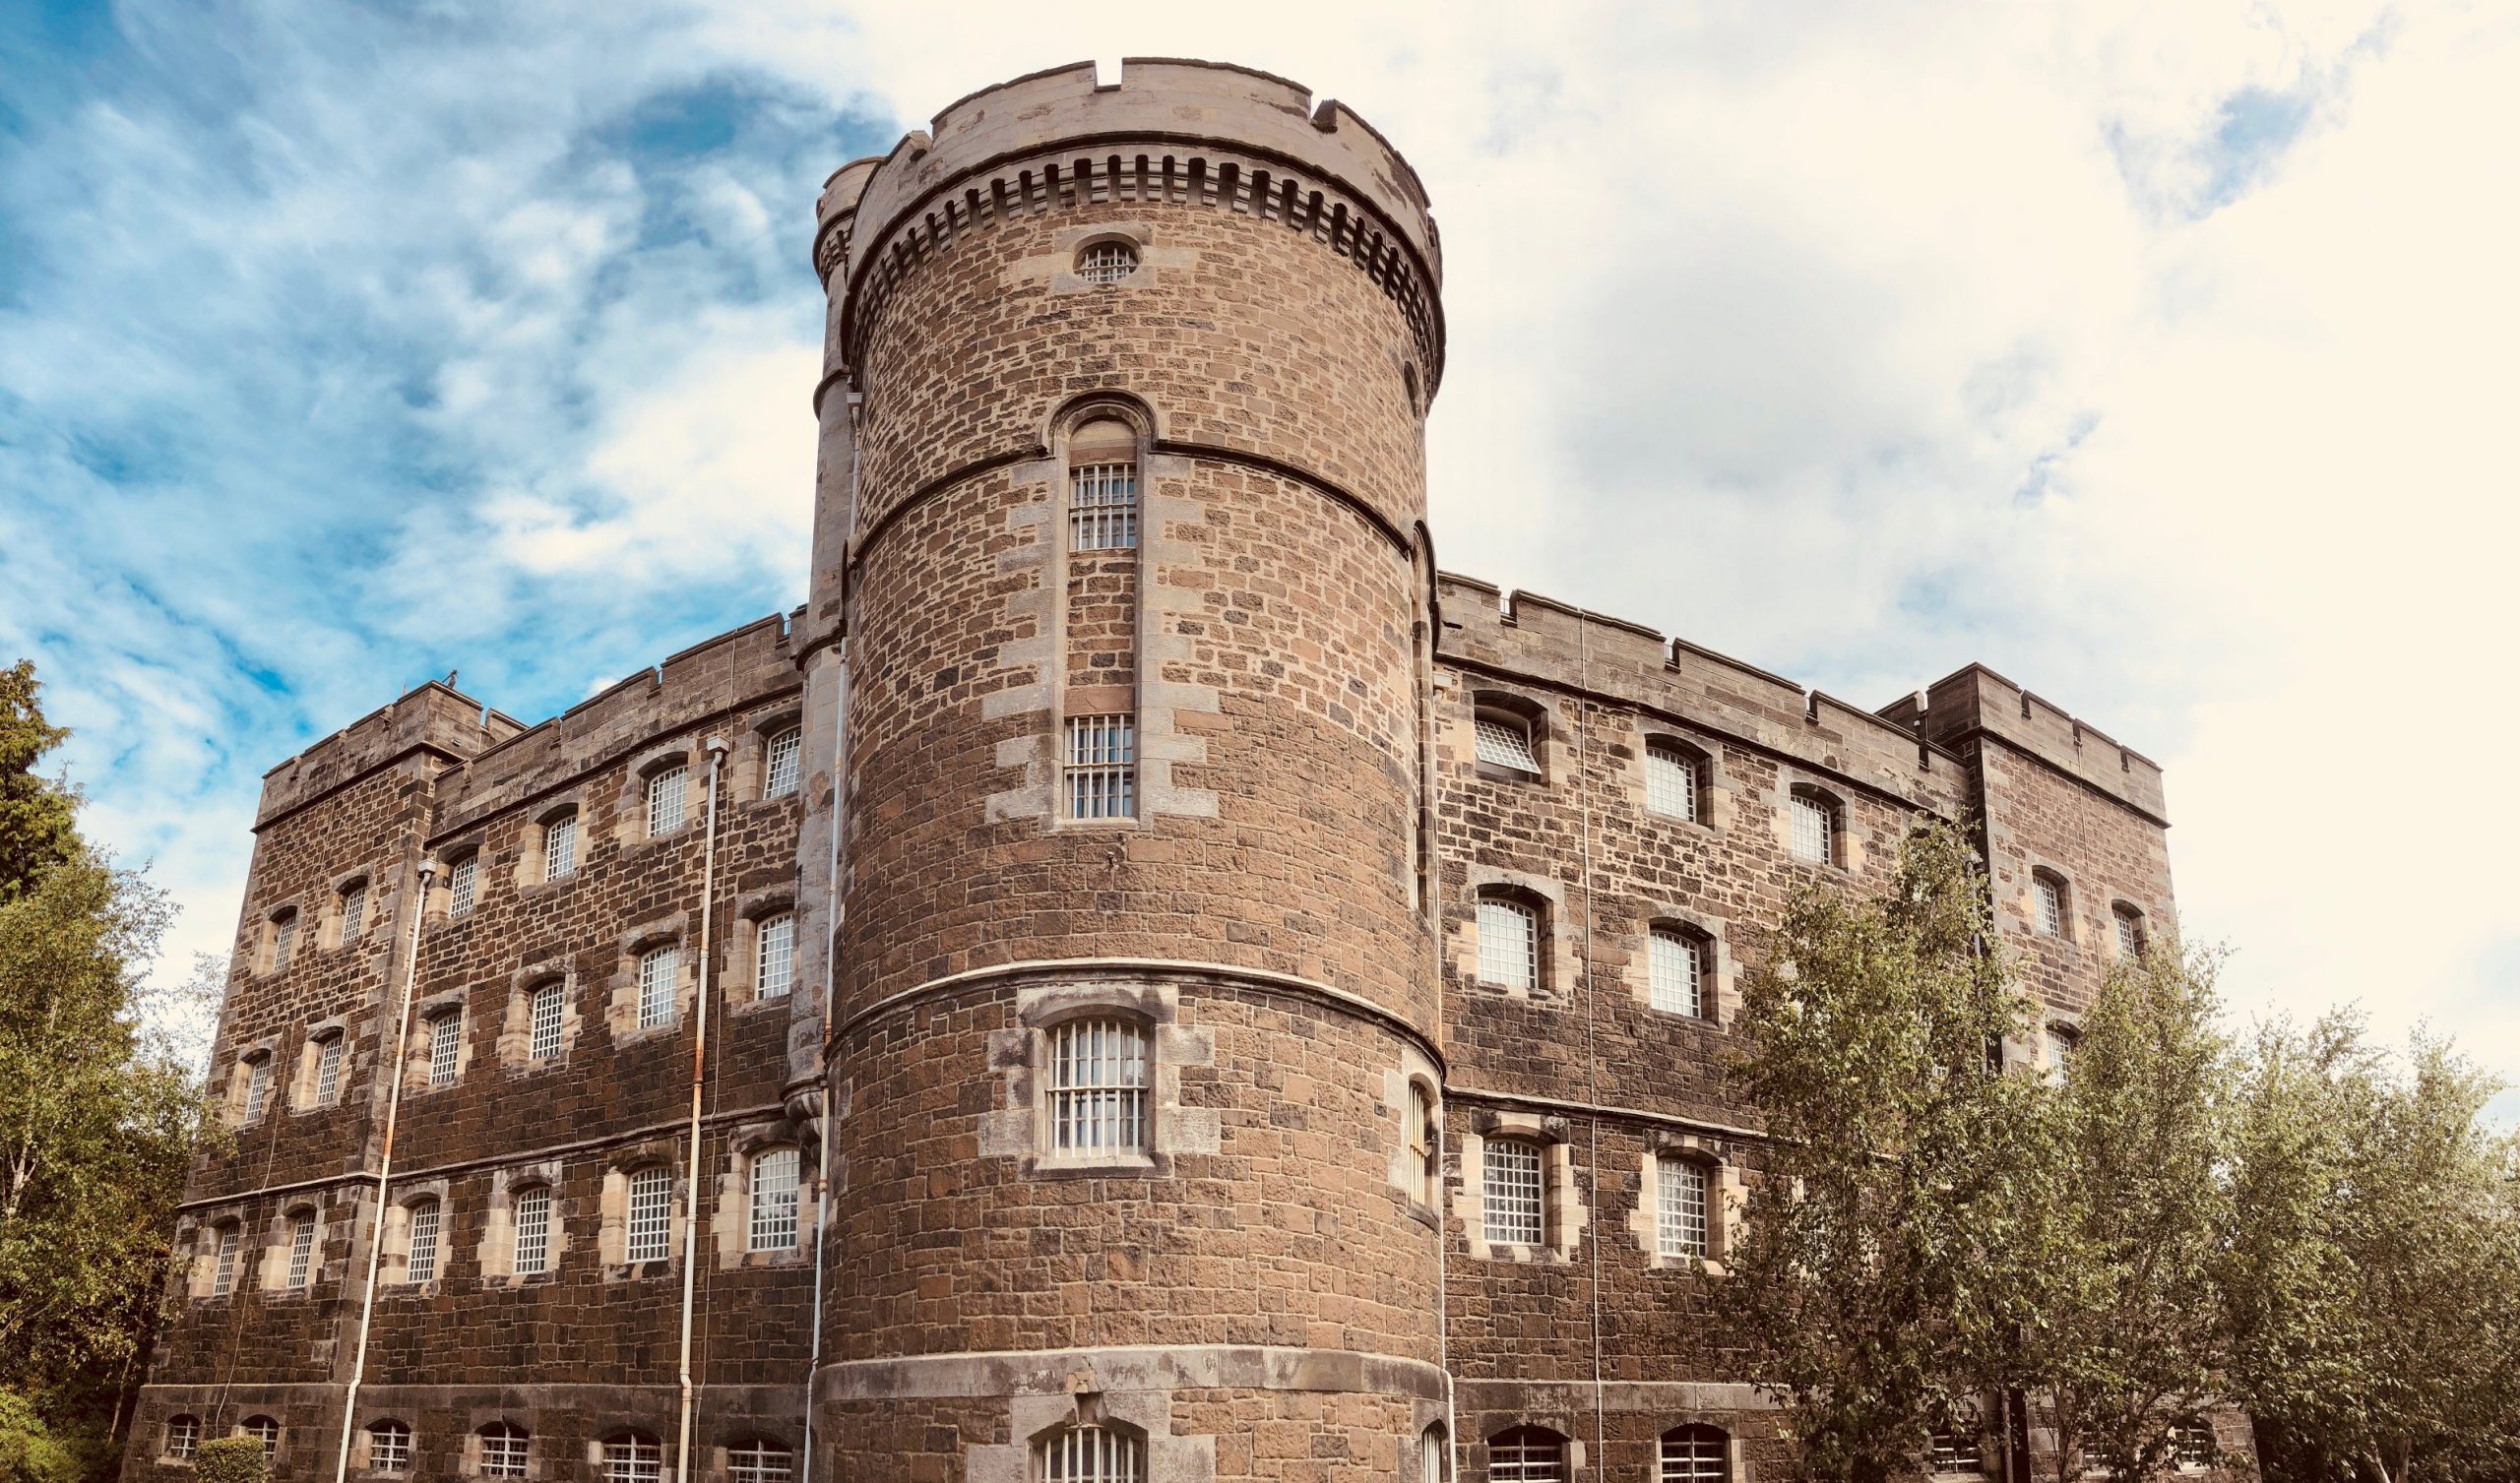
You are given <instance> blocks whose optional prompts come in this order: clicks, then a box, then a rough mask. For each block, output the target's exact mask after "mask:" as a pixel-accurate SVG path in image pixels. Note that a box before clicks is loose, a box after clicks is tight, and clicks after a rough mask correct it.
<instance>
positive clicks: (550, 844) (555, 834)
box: [542, 809, 578, 881]
mask: <svg viewBox="0 0 2520 1483" xmlns="http://www.w3.org/2000/svg"><path fill="white" fill-rule="evenodd" d="M577 868H578V811H577V810H576V809H571V810H569V811H568V812H567V813H565V814H554V815H552V816H551V817H550V818H548V819H546V820H544V821H543V822H542V879H544V880H546V881H556V880H559V879H560V878H561V877H562V876H565V875H568V874H569V873H571V872H572V871H575V870H576V869H577Z"/></svg>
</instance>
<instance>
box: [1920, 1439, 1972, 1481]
mask: <svg viewBox="0 0 2520 1483" xmlns="http://www.w3.org/2000/svg"><path fill="white" fill-rule="evenodd" d="M1985 1470H1986V1450H1985V1445H1984V1444H1983V1443H1981V1442H1980V1441H1979V1440H1978V1434H1977V1433H1976V1432H1936V1433H1934V1434H1933V1436H1932V1437H1931V1438H1929V1439H1927V1442H1926V1446H1925V1471H1927V1472H1932V1473H1981V1472H1985Z"/></svg>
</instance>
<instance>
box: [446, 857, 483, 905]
mask: <svg viewBox="0 0 2520 1483" xmlns="http://www.w3.org/2000/svg"><path fill="white" fill-rule="evenodd" d="M479 904H481V857H480V855H479V854H478V853H474V854H470V855H466V856H465V857H464V858H463V859H461V860H458V861H456V862H455V863H454V864H452V865H450V866H448V867H447V868H446V914H447V915H448V916H471V915H472V914H473V907H475V906H477V905H479Z"/></svg>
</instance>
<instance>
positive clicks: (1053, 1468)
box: [1033, 1422, 1147, 1483]
mask: <svg viewBox="0 0 2520 1483" xmlns="http://www.w3.org/2000/svg"><path fill="white" fill-rule="evenodd" d="M1033 1460H1034V1464H1035V1467H1036V1473H1035V1476H1036V1477H1037V1478H1038V1479H1039V1480H1040V1483H1146V1477H1147V1470H1146V1443H1145V1441H1144V1440H1143V1439H1141V1438H1139V1437H1137V1436H1135V1435H1133V1434H1131V1433H1128V1432H1124V1431H1121V1430H1120V1429H1119V1428H1117V1427H1107V1426H1101V1425H1097V1424H1094V1423H1091V1422H1089V1423H1086V1424H1085V1425H1082V1426H1067V1427H1061V1428H1060V1429H1059V1430H1057V1431H1055V1432H1052V1433H1050V1434H1049V1435H1048V1436H1046V1437H1043V1438H1042V1439H1041V1440H1040V1442H1038V1443H1036V1444H1034V1447H1033Z"/></svg>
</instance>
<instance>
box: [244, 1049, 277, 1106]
mask: <svg viewBox="0 0 2520 1483" xmlns="http://www.w3.org/2000/svg"><path fill="white" fill-rule="evenodd" d="M271 1098H272V1062H271V1057H269V1056H256V1057H255V1058H254V1059H252V1060H251V1061H248V1062H246V1063H245V1121H247V1122H249V1123H250V1122H252V1121H253V1120H254V1119H256V1118H258V1117H261V1116H262V1115H263V1107H264V1105H265V1104H266V1103H268V1102H270V1101H271Z"/></svg>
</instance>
